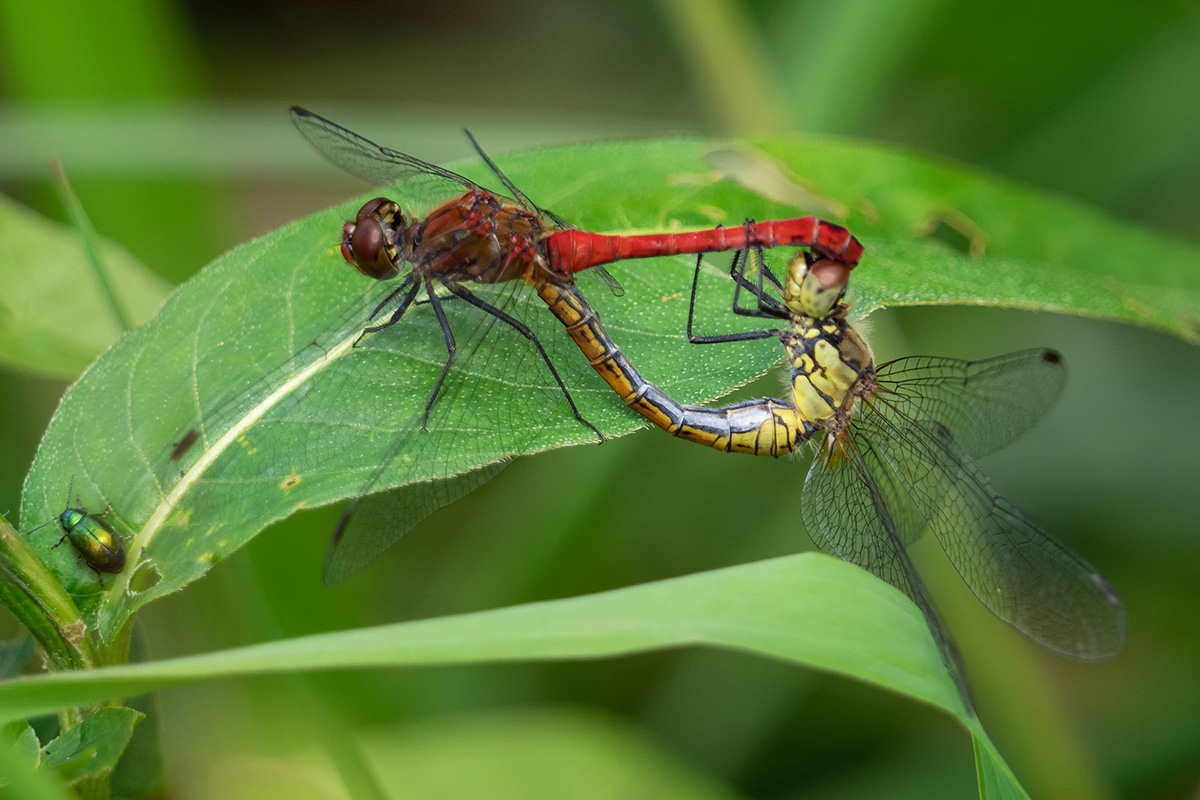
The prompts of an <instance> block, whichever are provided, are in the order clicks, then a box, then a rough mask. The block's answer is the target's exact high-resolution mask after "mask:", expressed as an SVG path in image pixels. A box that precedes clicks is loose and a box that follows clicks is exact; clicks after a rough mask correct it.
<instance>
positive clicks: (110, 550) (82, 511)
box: [27, 478, 125, 584]
mask: <svg viewBox="0 0 1200 800" xmlns="http://www.w3.org/2000/svg"><path fill="white" fill-rule="evenodd" d="M74 483H75V479H74V478H72V479H71V485H72V486H74ZM70 494H71V490H70V489H69V488H68V490H67V502H68V503H69V502H71V500H70ZM75 503H76V505H77V506H78V507H76V508H68V509H66V510H65V511H63V512H62V513H61V514H59V515H58V520H57V521H58V524H59V527H61V528H62V529H63V535H62V537H61V538H59V540H58V541H57V542H56V543H55V545H54V547H58V546H59V545H60V544H62V543H63V542H66V541H69V542H70V543H71V546H72V547H74V548H75V552H77V553H78V554H79V556H80V557H81V558H82V559H83V561H84V563H85V564H87V565H88V568H90V569H91V570H92V572H95V573H96V578H97V579H98V580H99V581H100V583H101V584H103V583H104V577H103V575H102V573H105V572H107V573H109V574H116V573H118V572H120V571H121V570H123V569H125V543H124V542H123V541H122V540H121V537H120V536H119V535H118V534H117V532H116V531H114V530H113V529H112V526H111V525H109V524H108V523H107V522H105V521H104V520H103V517H104V515H105V514H107V513H108V511H109V508H111V506H110V507H109V508H106V509H104V511H103V512H102V513H100V514H89V513H88V510H87V509H86V508H84V507H83V503H82V502H81V501H80V500H79V499H78V498H76V500H75ZM51 521H52V522H53V521H54V520H51ZM49 524H50V523H49V522H47V523H45V524H43V525H39V526H37V528H34V529H33V530H31V531H29V532H28V533H33V531H36V530H39V529H41V528H44V527H46V525H49ZM27 535H28V534H27ZM51 549H53V548H51Z"/></svg>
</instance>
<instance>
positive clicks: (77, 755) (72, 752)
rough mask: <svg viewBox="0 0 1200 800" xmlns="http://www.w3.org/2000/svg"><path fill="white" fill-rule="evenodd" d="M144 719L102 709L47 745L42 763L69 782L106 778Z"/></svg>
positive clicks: (121, 710) (137, 713)
mask: <svg viewBox="0 0 1200 800" xmlns="http://www.w3.org/2000/svg"><path fill="white" fill-rule="evenodd" d="M143 716H144V715H143V714H142V713H141V712H140V711H135V710H134V709H132V708H102V709H100V710H99V711H97V712H96V713H94V714H91V715H89V716H87V717H84V719H83V721H82V722H80V723H79V724H78V725H76V726H75V727H74V728H71V730H69V731H67V732H66V733H64V734H61V735H60V736H59V737H58V738H56V739H54V740H53V741H51V742H50V743H49V744H47V745H46V746H45V747H44V748H43V749H42V764H44V765H45V766H48V767H54V768H55V769H57V770H58V774H59V777H61V778H62V779H63V780H66V781H79V780H83V779H85V778H95V777H101V776H104V775H107V774H109V773H110V772H112V770H113V767H115V766H116V764H117V761H118V760H119V759H120V758H121V754H122V753H123V752H125V746H126V745H127V744H129V739H130V737H131V736H133V728H134V726H135V725H137V724H138V722H140V721H141V719H142V717H143Z"/></svg>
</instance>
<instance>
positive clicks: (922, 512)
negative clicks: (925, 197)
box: [561, 249, 1126, 709]
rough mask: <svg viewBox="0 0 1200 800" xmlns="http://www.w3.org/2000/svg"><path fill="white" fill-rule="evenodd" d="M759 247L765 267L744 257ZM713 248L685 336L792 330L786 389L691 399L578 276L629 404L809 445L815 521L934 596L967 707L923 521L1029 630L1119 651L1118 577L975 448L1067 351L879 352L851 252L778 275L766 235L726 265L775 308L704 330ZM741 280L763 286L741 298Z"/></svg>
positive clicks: (993, 444) (576, 303) (943, 644)
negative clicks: (845, 258) (1006, 492)
mask: <svg viewBox="0 0 1200 800" xmlns="http://www.w3.org/2000/svg"><path fill="white" fill-rule="evenodd" d="M752 256H755V257H756V259H755V260H756V266H755V268H754V269H750V268H749V267H748V266H747V265H748V264H749V263H750V261H751V260H752V258H751V257H752ZM701 260H702V259H701V258H698V259H697V263H696V271H695V274H694V277H693V283H692V295H691V303H690V311H689V315H688V327H687V334H688V339H689V341H691V342H693V343H695V344H715V343H722V342H736V341H748V340H756V339H778V340H779V341H780V342H781V343H782V345H783V347H784V351H785V354H786V363H787V365H788V368H789V371H790V388H791V391H790V396H789V397H787V398H785V399H776V398H761V399H756V400H750V401H746V402H742V403H737V404H735V405H730V406H725V407H721V408H705V407H701V406H691V405H682V404H680V403H677V402H676V401H674V400H673V399H672V398H671V397H670V396H669V395H667V394H666V393H665V392H663V391H662V390H661V389H659V388H658V387H657V386H655V385H654V384H653V383H651V382H649V381H647V380H646V379H645V378H643V377H642V376H641V374H640V373H639V372H638V371H637V369H636V368H635V367H634V366H633V364H631V363H630V360H629V358H628V357H627V356H626V355H625V354H624V352H623V351H622V350H621V349H620V347H618V346H617V345H616V344H615V343H613V342H612V340H611V338H610V337H609V336H608V335H607V333H606V332H605V331H604V328H603V325H602V324H601V322H600V320H599V318H598V317H597V316H596V314H595V312H594V311H592V310H590V308H588V307H587V305H586V302H585V301H583V299H582V296H581V295H579V294H578V292H573V293H571V296H570V298H569V299H568V300H564V301H561V302H564V303H569V304H570V305H571V306H572V307H573V309H574V311H573V313H574V315H575V316H576V317H577V320H578V322H577V325H576V326H575V328H574V329H573V332H572V338H573V339H574V340H575V342H576V344H577V345H578V346H579V347H580V348H581V349H582V350H583V351H584V352H585V354H586V355H587V356H588V359H589V361H590V362H591V363H592V364H593V366H594V367H595V369H596V370H597V372H599V373H600V374H601V375H602V376H604V377H605V380H606V381H607V382H608V383H609V385H610V386H611V387H612V388H613V389H614V390H615V391H616V392H617V394H618V395H619V396H620V397H621V399H622V400H623V401H624V402H625V403H626V405H628V406H629V407H630V408H632V409H634V410H635V411H637V412H638V413H640V414H641V415H642V416H643V417H645V418H646V419H648V420H649V421H650V422H652V423H653V424H655V425H656V426H658V427H660V428H662V429H663V430H665V431H667V432H669V433H671V434H673V435H674V436H676V437H679V438H681V439H685V440H688V441H692V442H696V443H698V444H702V445H705V446H708V447H713V448H715V449H717V450H721V451H724V452H731V453H747V454H750V455H756V456H765V457H774V458H778V457H781V456H784V455H787V454H790V453H793V452H796V451H797V450H799V449H801V448H802V447H804V446H806V445H808V446H811V447H812V449H813V450H814V451H815V456H814V458H813V461H812V464H811V466H810V468H809V471H808V476H807V478H806V480H805V483H804V488H803V492H802V494H801V497H800V516H801V518H802V520H803V522H804V525H805V528H806V530H807V531H808V532H809V535H810V537H811V538H812V539H813V541H814V543H815V544H817V545H818V546H819V547H820V548H821V549H822V550H825V551H827V552H831V553H833V554H835V555H837V556H839V557H840V558H842V559H844V560H846V561H849V562H851V563H854V564H857V565H858V566H860V567H863V568H864V569H867V570H868V571H870V572H872V573H874V574H875V575H877V576H878V577H880V578H882V579H883V580H885V581H887V582H888V583H890V584H892V585H893V586H895V587H897V588H898V589H900V590H901V591H902V592H904V593H905V594H906V595H908V597H909V598H910V599H911V600H912V601H913V602H914V603H915V604H916V605H917V606H918V607H919V608H920V610H921V611H922V613H923V614H924V616H925V618H926V621H927V623H928V625H929V627H930V630H931V632H932V634H933V636H934V639H935V641H936V642H937V644H938V646H939V649H940V650H941V652H942V655H943V659H944V660H945V662H946V666H947V668H948V670H949V671H950V673H951V676H952V677H953V679H954V681H955V683H956V685H957V686H958V688H959V690H960V694H961V695H962V698H963V701H964V703H965V705H966V707H967V708H968V709H971V708H972V707H973V706H972V702H971V698H970V691H969V688H968V686H967V681H966V676H965V670H964V669H963V666H962V663H961V659H960V657H959V655H958V653H957V650H956V649H955V647H954V645H953V642H952V641H951V639H950V637H949V635H948V634H947V633H946V632H945V629H944V626H943V624H942V623H941V620H940V617H939V616H938V613H937V610H936V608H935V607H934V605H933V603H932V601H931V600H930V599H929V596H928V593H927V591H926V590H925V588H924V586H923V584H922V582H921V579H920V577H919V575H918V574H917V571H916V569H915V567H914V565H913V562H912V560H911V558H910V557H909V555H908V547H909V546H910V545H912V544H913V543H914V542H916V541H917V540H918V539H919V538H920V537H921V536H922V535H923V534H924V533H925V532H926V531H931V532H932V533H933V535H934V537H935V538H936V540H937V542H938V543H939V544H940V545H941V547H942V549H943V551H944V552H945V553H946V555H947V556H948V558H949V560H950V562H951V563H952V564H953V565H954V567H955V569H956V570H957V572H958V574H959V575H960V576H961V577H962V579H963V580H964V581H965V582H966V584H967V585H968V586H969V587H970V589H971V591H972V592H973V593H974V594H975V596H976V597H977V598H978V599H979V600H980V601H982V602H983V604H984V605H985V606H986V607H987V608H988V609H989V610H990V611H991V612H992V613H993V614H995V615H996V616H997V617H999V618H1000V619H1002V620H1004V621H1005V622H1007V623H1009V624H1010V625H1012V626H1013V627H1015V628H1016V629H1017V630H1019V631H1021V632H1022V633H1024V634H1025V635H1026V636H1028V637H1029V638H1031V639H1033V640H1034V641H1036V642H1038V643H1040V644H1042V645H1044V646H1046V647H1048V648H1050V649H1051V650H1054V651H1056V652H1058V653H1061V654H1064V655H1067V656H1071V657H1074V658H1078V659H1083V660H1094V659H1102V658H1107V657H1110V656H1113V655H1115V654H1116V653H1117V652H1119V651H1120V649H1121V648H1122V647H1123V646H1124V641H1125V627H1126V620H1125V612H1124V609H1123V607H1122V605H1121V601H1120V599H1119V597H1118V596H1117V593H1116V591H1115V590H1114V588H1113V587H1112V585H1111V584H1110V583H1109V581H1108V580H1106V579H1105V578H1104V577H1103V576H1102V575H1101V574H1100V573H1099V572H1098V571H1097V570H1096V569H1095V568H1094V567H1093V566H1092V565H1091V564H1089V563H1088V562H1087V561H1086V560H1084V559H1083V557H1082V556H1080V555H1079V554H1078V553H1076V552H1075V551H1073V550H1072V549H1071V548H1069V547H1068V546H1067V545H1066V544H1064V543H1063V542H1061V541H1060V540H1058V539H1057V538H1055V537H1054V536H1053V535H1051V534H1050V533H1048V532H1046V531H1045V530H1044V529H1043V528H1042V527H1041V526H1039V525H1038V524H1037V523H1036V522H1035V521H1034V520H1032V519H1031V518H1030V517H1029V516H1028V515H1027V514H1025V512H1023V511H1021V509H1019V508H1018V507H1017V506H1016V505H1015V504H1013V503H1012V502H1011V501H1009V500H1008V499H1007V498H1005V497H1004V496H1003V495H1001V494H999V493H998V492H997V491H996V490H995V489H994V488H993V487H992V484H991V483H990V482H989V480H988V479H987V477H985V476H984V475H983V473H982V472H981V471H980V470H979V468H978V466H976V464H975V459H976V458H978V457H980V456H983V455H986V454H988V453H991V452H993V451H995V450H997V449H999V448H1001V447H1003V446H1004V445H1005V444H1007V443H1008V442H1010V441H1012V440H1013V439H1015V438H1016V437H1017V436H1018V435H1020V434H1021V433H1023V432H1024V431H1026V430H1028V429H1029V428H1030V427H1031V426H1032V425H1033V423H1034V422H1035V421H1036V420H1037V419H1038V418H1039V417H1040V416H1041V415H1042V414H1043V412H1044V411H1045V410H1046V408H1047V407H1049V405H1050V404H1051V403H1052V401H1053V400H1054V398H1055V397H1056V396H1057V395H1058V394H1059V392H1060V391H1061V389H1062V386H1063V384H1064V375H1065V371H1064V368H1063V361H1062V357H1061V355H1060V354H1059V353H1057V352H1056V351H1054V350H1049V349H1035V350H1024V351H1019V352H1015V353H1009V354H1007V355H1002V356H998V357H995V358H988V359H984V360H980V361H962V360H958V359H951V358H938V357H933V356H911V357H906V358H899V359H896V360H894V361H889V362H887V363H884V364H878V365H877V364H876V363H875V361H874V356H873V355H872V352H871V348H870V347H869V345H868V344H867V342H866V340H865V339H864V338H863V336H862V335H861V334H860V333H859V332H858V331H857V330H855V328H854V326H853V325H852V324H851V323H850V321H849V310H850V307H849V305H848V304H847V303H846V302H844V297H845V293H846V289H847V286H848V283H849V276H850V269H849V267H848V266H847V265H846V264H843V263H839V262H837V261H835V260H832V259H828V258H825V257H823V256H820V255H818V254H814V253H813V252H811V251H802V252H800V253H797V254H796V256H794V257H793V258H792V259H791V260H790V262H789V264H788V268H787V271H786V273H785V275H784V276H783V279H782V280H780V279H779V278H777V277H776V276H775V275H774V273H773V272H772V271H771V270H770V268H769V267H768V266H767V264H766V263H765V260H764V258H763V254H762V252H761V250H757V249H752V250H751V251H749V253H743V252H739V253H738V254H737V255H736V256H735V258H734V260H733V264H732V266H731V268H730V276H731V277H732V278H733V281H734V290H733V303H732V306H733V310H734V312H735V313H736V314H738V315H741V316H747V317H754V318H763V319H769V320H773V321H776V322H778V323H779V324H778V325H777V326H775V327H771V328H768V329H764V330H758V331H746V332H736V333H727V334H717V335H707V336H700V335H696V334H695V333H694V331H693V323H694V315H695V304H696V290H697V284H698V282H699V276H700V267H701ZM750 272H753V273H754V274H755V275H756V280H752V279H751V278H749V277H748V274H749V273H750ZM772 292H774V293H775V294H778V295H779V297H778V298H777V297H776V296H775V294H772ZM743 295H746V296H749V297H752V298H753V301H752V302H750V303H743V302H741V300H742V297H743Z"/></svg>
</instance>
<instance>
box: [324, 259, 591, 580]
mask: <svg viewBox="0 0 1200 800" xmlns="http://www.w3.org/2000/svg"><path fill="white" fill-rule="evenodd" d="M471 291H472V292H473V293H474V295H475V296H476V298H479V299H483V300H485V301H486V302H487V304H489V305H490V306H492V307H493V308H495V309H496V310H498V311H500V312H502V313H504V314H506V315H509V316H510V317H511V318H513V319H514V320H516V321H517V322H518V323H520V324H522V325H525V326H527V327H528V329H529V330H530V331H531V332H533V333H534V334H535V335H536V337H537V339H538V340H539V341H540V342H541V343H542V345H543V346H544V347H545V349H546V351H547V355H548V356H549V357H550V360H551V362H552V363H554V364H555V366H556V368H557V369H558V371H559V373H560V375H563V377H564V378H566V379H567V383H568V384H571V383H574V384H579V383H580V378H583V379H584V380H588V381H590V380H591V378H592V377H594V373H593V372H592V371H591V369H590V368H589V366H588V363H587V360H586V359H584V358H583V357H582V355H581V354H580V353H579V351H578V349H577V348H575V346H574V344H573V343H572V341H571V340H570V338H569V337H567V336H564V335H563V332H562V327H561V325H560V324H559V323H558V321H557V320H556V319H555V318H554V317H553V315H552V314H551V313H550V311H549V310H548V309H547V308H546V307H545V306H544V305H543V304H542V303H541V302H540V301H537V300H536V298H533V297H532V290H531V288H530V287H529V286H528V285H527V284H525V283H524V282H516V281H514V282H510V283H507V284H503V285H499V286H488V285H473V286H472V287H471ZM426 300H427V302H426V303H425V304H424V305H421V306H419V307H414V308H413V309H412V310H411V311H410V312H409V314H408V315H407V316H406V317H405V318H404V320H403V321H402V322H401V323H399V324H397V325H396V326H394V327H391V328H387V329H385V330H382V331H379V332H378V333H375V334H372V335H371V336H369V337H368V338H366V339H364V340H363V342H362V346H361V347H360V349H361V350H362V351H363V352H362V353H361V354H359V353H355V354H354V355H356V356H358V357H359V358H361V359H362V360H363V362H364V363H362V364H358V365H356V367H355V369H353V370H346V371H344V372H343V373H341V377H340V379H341V380H342V381H343V382H344V383H345V384H346V386H345V388H344V389H342V388H336V389H334V390H332V391H330V392H327V396H328V399H327V400H326V401H325V402H328V403H331V404H336V405H345V400H344V399H339V398H345V397H347V396H350V395H351V394H354V395H357V396H358V397H359V398H364V399H360V400H359V401H357V402H359V403H366V402H369V403H371V404H372V405H377V406H378V408H379V411H378V412H370V416H376V415H378V416H382V415H383V414H384V413H386V408H387V407H388V406H389V405H395V404H403V405H405V406H407V407H408V408H410V409H411V411H410V414H411V416H410V417H409V418H408V420H407V422H405V423H404V424H402V425H400V426H398V427H391V426H386V427H385V426H382V425H381V426H379V427H378V429H377V430H376V432H375V434H374V435H371V434H369V433H364V434H363V442H362V444H361V446H362V448H363V451H364V458H363V461H362V471H363V482H362V484H361V487H360V489H359V490H358V492H357V499H355V500H352V501H351V504H350V506H349V507H348V508H347V511H346V514H345V515H344V516H343V520H342V522H341V523H339V527H338V530H337V532H336V533H335V538H334V541H333V543H332V545H331V547H330V551H329V554H328V555H327V557H326V565H325V572H324V575H325V580H326V582H327V583H330V584H332V583H337V582H339V581H341V580H344V579H345V578H347V577H349V576H350V575H351V574H352V573H353V572H354V571H356V570H357V569H359V568H360V567H362V566H364V565H366V564H367V563H369V562H370V561H371V560H372V559H374V558H375V557H376V556H378V555H379V554H380V553H382V552H383V551H384V550H386V549H387V548H388V547H390V546H391V545H392V544H394V543H395V542H396V541H397V540H398V539H399V538H400V537H401V536H403V535H404V534H405V533H406V532H407V531H408V530H409V529H411V528H412V527H413V526H415V525H416V524H417V523H419V522H420V521H421V520H423V519H424V518H425V517H427V516H429V515H430V514H432V513H433V512H434V511H436V510H437V509H439V508H441V507H442V506H445V505H447V504H449V503H451V502H453V501H454V500H456V499H458V498H459V497H462V496H463V495H465V494H467V493H468V492H470V491H472V490H474V489H475V488H477V487H478V486H480V485H482V484H483V483H485V482H486V481H487V480H489V479H491V478H492V477H493V476H494V475H495V474H497V473H498V472H499V471H500V469H501V468H502V466H503V464H504V463H505V459H507V458H508V457H510V456H513V455H517V454H520V453H523V452H528V450H529V449H530V447H531V444H532V443H533V442H535V440H537V441H539V442H543V443H545V442H555V441H561V442H566V441H585V440H588V439H591V438H592V437H593V436H594V434H593V433H592V432H591V431H589V430H588V429H587V428H586V427H584V426H583V425H581V424H580V423H579V422H578V421H577V420H575V419H574V417H573V416H572V414H571V413H570V410H569V407H568V404H567V403H566V400H565V399H564V397H563V394H562V392H561V390H560V389H559V388H558V385H557V383H556V382H555V380H554V378H553V376H552V375H551V374H550V372H549V369H548V368H547V366H546V364H545V362H544V361H543V359H542V358H541V355H540V354H539V352H538V350H537V348H536V347H535V346H534V345H533V343H532V342H530V341H529V340H528V339H526V338H525V337H524V336H523V335H522V334H521V333H520V332H518V331H517V330H515V329H514V328H513V327H511V326H510V325H508V324H505V322H504V321H503V320H501V319H499V318H498V317H496V316H494V315H492V314H489V313H486V312H485V311H484V310H482V309H480V308H477V307H475V306H473V305H471V304H469V303H467V302H464V301H463V300H462V299H461V298H456V297H454V296H453V295H451V296H450V297H449V298H446V297H442V296H441V295H439V302H440V303H441V304H442V309H443V312H444V313H445V314H446V317H447V320H448V323H449V325H450V327H451V329H452V330H453V332H454V335H455V340H456V347H457V355H456V357H455V359H454V361H453V365H452V368H451V369H450V371H449V372H448V373H447V376H446V380H445V382H444V383H443V385H442V387H441V390H440V392H439V394H438V396H437V398H436V400H435V401H434V404H433V406H432V410H431V412H430V415H429V418H428V422H427V425H426V429H425V430H423V429H422V427H421V421H422V419H424V416H425V403H426V399H427V397H428V394H429V392H430V390H431V389H432V387H433V385H434V382H435V380H436V377H437V375H438V373H439V372H440V370H441V367H442V365H443V364H444V362H445V360H446V347H445V343H444V341H443V340H442V334H441V333H440V332H436V333H435V331H437V329H438V324H437V322H436V321H435V320H434V317H435V314H434V313H433V312H434V310H433V309H431V308H429V307H428V306H429V305H430V303H429V302H428V298H426ZM375 361H378V363H377V364H373V363H366V362H375ZM406 373H411V374H406ZM597 391H599V389H597ZM309 413H310V414H315V415H316V416H318V417H319V416H320V415H321V411H320V409H316V410H313V409H310V411H309ZM368 425H370V422H369V421H365V422H364V427H366V426H368ZM381 444H382V446H380V445H381ZM481 464H482V465H485V466H483V467H482V468H480V465H481ZM397 487H398V488H397Z"/></svg>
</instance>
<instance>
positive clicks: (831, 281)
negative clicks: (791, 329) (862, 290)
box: [783, 253, 850, 319]
mask: <svg viewBox="0 0 1200 800" xmlns="http://www.w3.org/2000/svg"><path fill="white" fill-rule="evenodd" d="M849 280H850V267H849V266H848V265H846V264H843V263H842V262H840V261H834V260H832V259H829V258H822V259H818V260H817V261H815V262H814V263H813V264H812V265H809V264H808V263H807V262H806V261H805V258H804V254H803V253H800V254H797V255H796V257H795V258H793V259H792V262H791V263H790V264H788V271H787V282H786V284H785V286H784V293H783V298H784V301H785V302H786V303H787V305H788V308H790V309H791V310H792V311H793V312H795V313H797V314H800V315H801V316H805V317H813V318H815V319H823V318H825V317H827V316H829V313H830V312H831V311H832V310H833V309H834V307H835V306H836V305H837V302H838V300H840V299H841V298H842V295H843V294H844V293H845V291H846V284H847V283H848V282H849Z"/></svg>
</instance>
